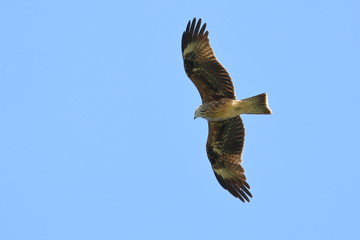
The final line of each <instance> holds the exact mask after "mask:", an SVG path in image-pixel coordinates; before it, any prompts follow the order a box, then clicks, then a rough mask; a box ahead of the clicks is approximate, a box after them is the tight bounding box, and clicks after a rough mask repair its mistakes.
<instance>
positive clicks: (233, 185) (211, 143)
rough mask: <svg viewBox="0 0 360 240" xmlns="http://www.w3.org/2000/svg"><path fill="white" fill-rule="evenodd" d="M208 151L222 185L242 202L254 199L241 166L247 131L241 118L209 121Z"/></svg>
mask: <svg viewBox="0 0 360 240" xmlns="http://www.w3.org/2000/svg"><path fill="white" fill-rule="evenodd" d="M208 124H209V135H208V140H207V143H206V151H207V155H208V158H209V160H210V163H211V166H212V168H213V170H214V173H215V176H216V178H217V180H218V181H219V183H220V185H221V186H222V187H223V188H225V189H226V190H228V191H229V192H230V193H231V194H232V195H233V196H234V197H236V198H239V199H240V200H241V201H243V202H245V200H246V201H248V202H249V201H250V199H249V197H252V195H251V193H250V191H249V189H250V186H249V184H248V183H247V182H246V177H245V174H244V169H243V168H242V166H241V165H240V163H241V162H242V160H241V156H242V151H243V146H244V137H245V129H244V125H243V123H242V120H241V118H240V116H238V117H235V118H231V119H228V120H225V121H208Z"/></svg>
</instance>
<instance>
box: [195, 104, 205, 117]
mask: <svg viewBox="0 0 360 240" xmlns="http://www.w3.org/2000/svg"><path fill="white" fill-rule="evenodd" d="M205 112H206V110H205V109H204V108H203V106H202V105H200V106H199V107H198V108H197V109H196V110H195V114H194V119H196V118H198V117H204V114H205Z"/></svg>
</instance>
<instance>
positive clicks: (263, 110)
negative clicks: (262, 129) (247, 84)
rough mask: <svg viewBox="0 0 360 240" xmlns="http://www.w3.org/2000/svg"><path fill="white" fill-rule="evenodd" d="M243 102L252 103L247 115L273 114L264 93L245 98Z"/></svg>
mask: <svg viewBox="0 0 360 240" xmlns="http://www.w3.org/2000/svg"><path fill="white" fill-rule="evenodd" d="M242 101H244V102H249V103H250V110H249V111H248V112H246V113H247V114H271V113H272V112H271V109H270V107H269V105H268V101H267V94H266V93H262V94H259V95H256V96H254V97H249V98H245V99H243V100H242Z"/></svg>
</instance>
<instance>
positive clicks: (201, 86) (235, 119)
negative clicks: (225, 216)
mask: <svg viewBox="0 0 360 240" xmlns="http://www.w3.org/2000/svg"><path fill="white" fill-rule="evenodd" d="M205 28H206V23H205V24H203V25H201V19H199V20H198V21H197V20H196V18H194V19H193V20H192V21H189V22H188V24H187V27H186V30H185V31H184V33H183V35H182V42H181V50H182V57H183V60H184V68H185V72H186V74H187V76H188V77H189V78H190V79H191V81H192V82H193V83H194V85H195V86H196V88H197V89H198V91H199V93H200V96H201V99H202V104H201V105H200V106H199V107H198V108H197V109H196V111H195V116H194V118H197V117H202V118H205V119H206V120H207V121H208V125H209V134H208V139H207V143H206V152H207V155H208V158H209V160H210V163H211V167H212V169H213V170H214V173H215V176H216V179H217V180H218V181H219V183H220V185H221V186H222V187H223V188H225V189H226V190H228V191H229V192H230V193H231V194H232V195H233V196H234V197H236V198H239V199H240V200H241V201H243V202H245V201H248V202H249V201H250V199H249V197H250V198H251V197H252V195H251V193H250V191H249V189H250V186H249V184H248V183H247V182H246V177H245V174H244V169H243V168H242V166H241V165H240V164H241V162H242V151H243V146H244V136H245V129H244V125H243V123H242V120H241V118H240V114H271V110H270V108H269V106H268V103H267V95H266V93H262V94H260V95H257V96H254V97H250V98H246V99H243V100H236V97H235V91H234V86H233V83H232V81H231V78H230V75H229V74H228V72H227V71H226V70H225V68H224V67H223V66H222V65H221V64H220V63H219V62H218V60H217V59H216V57H215V54H214V51H213V50H212V48H211V47H210V43H209V38H208V35H209V32H208V31H205Z"/></svg>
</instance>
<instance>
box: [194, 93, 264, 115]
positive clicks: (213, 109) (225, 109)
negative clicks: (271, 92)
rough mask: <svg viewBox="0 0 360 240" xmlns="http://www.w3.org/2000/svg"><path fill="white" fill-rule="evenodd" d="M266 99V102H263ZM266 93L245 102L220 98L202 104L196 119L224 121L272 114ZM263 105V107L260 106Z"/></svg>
mask: <svg viewBox="0 0 360 240" xmlns="http://www.w3.org/2000/svg"><path fill="white" fill-rule="evenodd" d="M264 98H265V100H263V99H264ZM266 99H267V95H266V94H265V93H263V94H260V95H257V96H254V97H251V98H248V99H243V100H236V99H230V98H220V99H218V100H213V101H210V102H205V103H203V104H201V105H200V106H199V107H198V108H197V109H196V111H195V116H194V118H197V117H202V118H205V119H206V120H209V121H223V120H227V119H230V118H233V117H236V116H239V115H240V114H246V113H247V114H256V113H258V114H270V113H271V110H270V109H269V108H267V100H266ZM259 102H260V103H262V104H263V106H262V105H260V104H259Z"/></svg>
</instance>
